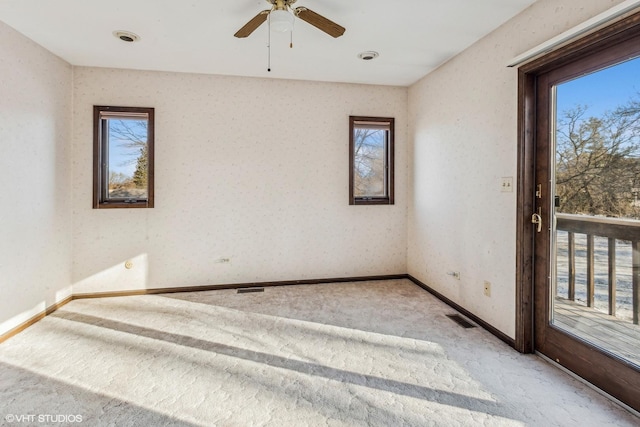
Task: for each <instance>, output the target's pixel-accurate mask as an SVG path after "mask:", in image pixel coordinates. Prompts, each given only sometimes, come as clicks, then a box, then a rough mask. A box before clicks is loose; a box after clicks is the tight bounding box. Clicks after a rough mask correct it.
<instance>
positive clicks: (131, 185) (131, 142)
mask: <svg viewBox="0 0 640 427" xmlns="http://www.w3.org/2000/svg"><path fill="white" fill-rule="evenodd" d="M106 121H107V122H108V141H109V142H108V155H107V159H108V161H107V173H108V175H107V176H108V198H109V199H135V200H140V199H146V198H147V196H148V194H147V188H148V187H147V176H148V168H147V165H148V154H147V153H148V146H147V135H148V132H147V126H148V122H147V120H146V119H107V120H106Z"/></svg>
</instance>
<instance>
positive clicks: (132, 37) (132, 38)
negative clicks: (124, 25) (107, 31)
mask: <svg viewBox="0 0 640 427" xmlns="http://www.w3.org/2000/svg"><path fill="white" fill-rule="evenodd" d="M113 36H114V37H117V38H119V39H120V40H122V41H123V42H127V43H133V42H137V41H138V40H140V36H139V35H137V34H134V33H132V32H131V31H122V30H120V31H114V32H113Z"/></svg>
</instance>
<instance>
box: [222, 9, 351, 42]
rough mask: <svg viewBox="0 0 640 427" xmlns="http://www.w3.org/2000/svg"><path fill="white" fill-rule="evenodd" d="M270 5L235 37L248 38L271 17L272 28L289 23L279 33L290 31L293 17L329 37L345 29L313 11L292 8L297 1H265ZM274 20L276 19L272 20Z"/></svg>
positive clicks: (338, 34)
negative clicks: (275, 24)
mask: <svg viewBox="0 0 640 427" xmlns="http://www.w3.org/2000/svg"><path fill="white" fill-rule="evenodd" d="M266 1H267V2H268V3H271V4H272V5H273V7H272V8H271V9H267V10H263V11H262V12H260V13H258V14H257V15H256V16H254V17H253V19H251V20H250V21H249V22H247V23H246V24H245V25H244V27H242V28H240V29H239V30H238V32H236V33H235V34H234V36H235V37H238V38H244V37H248V36H249V35H251V33H253V32H254V31H255V30H256V28H258V27H259V26H260V25H262V23H264V21H266V20H267V18H268V17H269V16H270V15H271V26H272V29H273V27H274V25H273V24H274V22H273V21H276V19H277V21H278V22H279V23H280V22H283V21H284V22H285V23H286V22H289V26H288V27H287V26H286V24H285V26H282V27H280V28H282V30H281V31H290V30H291V26H292V25H293V19H294V16H297V17H298V18H300V19H302V20H303V21H305V22H307V23H309V24H311V25H313V26H314V27H316V28H317V29H319V30H321V31H324V32H325V33H327V34H329V35H330V36H331V37H340V36H341V35H343V34H344V32H345V28H344V27H342V26H340V25H338V24H336V23H335V22H333V21H331V20H329V19H327V18H325V17H324V16H322V15H318V14H317V13H315V12H314V11H312V10H310V9H307V8H306V7H296V8H292V7H291V5H292V4H294V3H295V2H296V1H297V0H266ZM274 18H276V19H274Z"/></svg>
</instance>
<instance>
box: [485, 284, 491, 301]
mask: <svg viewBox="0 0 640 427" xmlns="http://www.w3.org/2000/svg"><path fill="white" fill-rule="evenodd" d="M484 295H485V296H487V297H490V296H491V282H487V281H486V280H485V281H484Z"/></svg>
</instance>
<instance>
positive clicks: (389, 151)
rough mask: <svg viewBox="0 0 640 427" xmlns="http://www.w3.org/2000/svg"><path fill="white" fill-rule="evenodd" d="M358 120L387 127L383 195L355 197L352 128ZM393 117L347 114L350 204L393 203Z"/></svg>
mask: <svg viewBox="0 0 640 427" xmlns="http://www.w3.org/2000/svg"><path fill="white" fill-rule="evenodd" d="M358 122H370V123H380V125H381V127H382V126H383V127H384V128H388V131H387V141H386V146H385V160H386V165H387V167H386V171H385V172H386V173H385V177H384V180H385V183H384V185H385V187H386V196H384V197H357V196H356V195H355V189H354V179H355V173H354V167H355V147H354V144H355V141H354V129H355V126H356V123H358ZM394 127H395V119H394V118H389V117H364V116H349V204H350V205H393V204H394V163H395V156H394V151H395V148H394V145H395V144H394V141H395V128H394Z"/></svg>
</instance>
